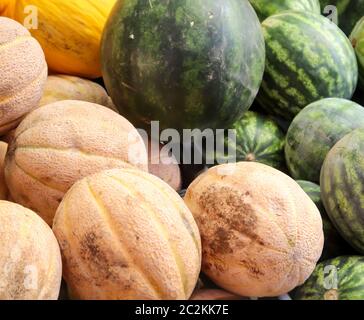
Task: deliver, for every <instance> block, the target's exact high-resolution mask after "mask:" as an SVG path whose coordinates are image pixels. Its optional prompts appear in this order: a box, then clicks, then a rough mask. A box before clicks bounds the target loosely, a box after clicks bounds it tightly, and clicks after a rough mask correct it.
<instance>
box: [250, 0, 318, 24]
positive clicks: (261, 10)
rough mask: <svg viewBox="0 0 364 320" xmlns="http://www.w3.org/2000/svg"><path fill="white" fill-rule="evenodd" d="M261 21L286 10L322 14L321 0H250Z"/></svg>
mask: <svg viewBox="0 0 364 320" xmlns="http://www.w3.org/2000/svg"><path fill="white" fill-rule="evenodd" d="M249 1H250V3H251V4H252V6H253V8H254V9H255V12H256V13H257V15H258V17H259V19H260V21H263V20H265V19H266V18H268V17H270V16H272V15H274V14H277V13H280V12H282V11H286V10H294V11H303V12H314V13H316V14H321V11H320V2H319V0H275V1H272V0H249Z"/></svg>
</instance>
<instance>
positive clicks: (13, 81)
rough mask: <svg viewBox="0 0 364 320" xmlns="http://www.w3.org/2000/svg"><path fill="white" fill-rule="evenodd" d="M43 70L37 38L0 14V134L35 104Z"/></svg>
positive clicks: (41, 82)
mask: <svg viewBox="0 0 364 320" xmlns="http://www.w3.org/2000/svg"><path fill="white" fill-rule="evenodd" d="M47 73H48V68H47V63H46V60H45V57H44V53H43V51H42V48H41V47H40V45H39V43H38V42H37V40H35V39H34V38H32V36H31V35H30V33H29V32H28V30H27V29H25V28H24V27H23V26H22V25H21V24H19V23H18V22H16V21H14V20H11V19H8V18H4V17H0V135H3V134H5V133H7V132H8V131H9V130H11V129H13V128H15V127H16V126H17V125H18V124H19V122H20V121H21V119H22V118H23V117H24V116H25V115H26V114H27V113H28V112H30V111H31V110H33V109H35V108H36V107H37V106H38V103H39V100H40V99H41V97H42V93H43V87H44V84H45V81H46V78H47Z"/></svg>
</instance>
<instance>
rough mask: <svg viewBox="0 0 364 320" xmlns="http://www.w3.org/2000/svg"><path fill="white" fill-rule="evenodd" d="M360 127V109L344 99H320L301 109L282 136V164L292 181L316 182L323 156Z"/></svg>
mask: <svg viewBox="0 0 364 320" xmlns="http://www.w3.org/2000/svg"><path fill="white" fill-rule="evenodd" d="M357 128H364V108H363V107H362V106H361V105H359V104H357V103H355V102H352V101H349V100H344V99H336V98H332V99H323V100H320V101H317V102H314V103H312V104H310V105H309V106H307V107H306V108H304V109H303V110H302V111H301V112H300V113H299V114H298V115H297V116H296V117H295V119H294V120H293V122H292V123H291V126H290V127H289V129H288V132H287V137H286V146H285V154H286V162H287V166H288V169H289V171H290V173H291V175H292V176H293V177H294V178H295V179H300V180H308V181H313V182H319V181H320V171H321V166H322V163H323V162H324V160H325V157H326V155H327V153H328V152H329V151H330V149H331V148H332V147H333V146H334V145H335V143H336V142H338V141H339V140H340V139H341V138H342V137H344V136H345V135H346V134H348V133H350V132H351V131H353V130H355V129H357Z"/></svg>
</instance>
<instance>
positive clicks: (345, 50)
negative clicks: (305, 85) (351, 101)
mask: <svg viewBox="0 0 364 320" xmlns="http://www.w3.org/2000/svg"><path fill="white" fill-rule="evenodd" d="M295 17H296V18H298V20H301V21H302V22H303V21H306V23H307V25H310V26H311V27H312V32H316V33H320V34H321V35H322V36H323V37H322V38H323V39H325V37H328V36H329V38H330V39H329V42H330V44H331V45H332V44H336V46H335V48H336V50H333V51H331V52H330V53H331V54H333V55H334V59H332V60H333V61H332V63H333V65H330V66H331V67H333V66H337V68H336V70H337V71H338V73H339V74H341V73H343V74H345V75H346V81H344V82H343V86H344V88H342V90H344V89H345V90H347V91H349V92H350V91H353V90H354V89H355V86H356V84H357V83H356V80H357V79H356V80H354V81H352V80H353V78H352V77H348V76H347V75H348V73H346V69H342V68H349V69H350V68H352V67H353V66H351V65H350V64H349V63H348V59H347V57H348V56H351V55H352V54H353V52H352V50H351V44H350V41H349V39H348V38H347V37H346V36H344V34H343V36H342V37H337V36H335V35H334V34H333V33H332V32H330V33H329V32H323V30H322V28H319V26H318V25H317V24H316V23H315V24H314V23H312V21H311V20H308V19H305V18H304V17H303V16H302V15H295ZM337 61H340V62H341V63H340V66H341V67H342V68H341V67H340V66H339V64H338V63H337ZM351 62H353V63H354V64H355V61H351ZM355 67H357V66H356V65H355ZM345 84H347V86H345Z"/></svg>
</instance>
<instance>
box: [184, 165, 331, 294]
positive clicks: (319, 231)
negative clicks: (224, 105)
mask: <svg viewBox="0 0 364 320" xmlns="http://www.w3.org/2000/svg"><path fill="white" fill-rule="evenodd" d="M184 201H185V202H186V204H187V206H188V207H189V208H190V210H191V212H192V213H193V215H194V217H195V219H196V222H197V224H198V226H199V229H200V233H201V238H202V255H203V258H202V270H203V271H204V272H205V274H207V275H208V276H209V277H210V278H211V279H212V280H213V281H214V282H215V283H216V284H217V285H218V286H219V287H221V288H224V289H226V290H228V291H230V292H233V293H236V294H238V295H241V296H246V297H264V296H279V295H281V294H284V293H287V292H289V291H290V290H292V289H293V288H295V287H296V286H298V285H300V284H302V283H303V282H304V281H305V280H306V279H307V278H308V277H309V276H310V274H311V273H312V271H313V270H314V268H315V265H316V263H317V261H318V260H319V258H320V256H321V252H322V248H323V241H324V236H323V227H322V220H321V217H320V212H319V211H318V209H317V207H316V206H315V204H314V203H313V202H312V200H311V199H310V198H309V197H308V196H307V195H306V193H305V192H304V191H303V190H302V189H301V188H300V186H299V185H298V184H297V183H296V182H295V181H294V180H293V179H291V178H290V177H288V176H287V175H285V174H284V173H282V172H280V171H278V170H276V169H273V168H271V167H269V166H266V165H263V164H260V163H253V162H240V163H237V164H236V165H235V164H228V165H221V166H216V167H213V168H211V169H210V170H208V171H207V172H205V173H203V174H202V175H200V176H199V177H198V178H197V179H196V180H195V181H194V182H193V183H192V184H191V185H190V186H189V188H188V190H187V193H186V196H185V198H184Z"/></svg>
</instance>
